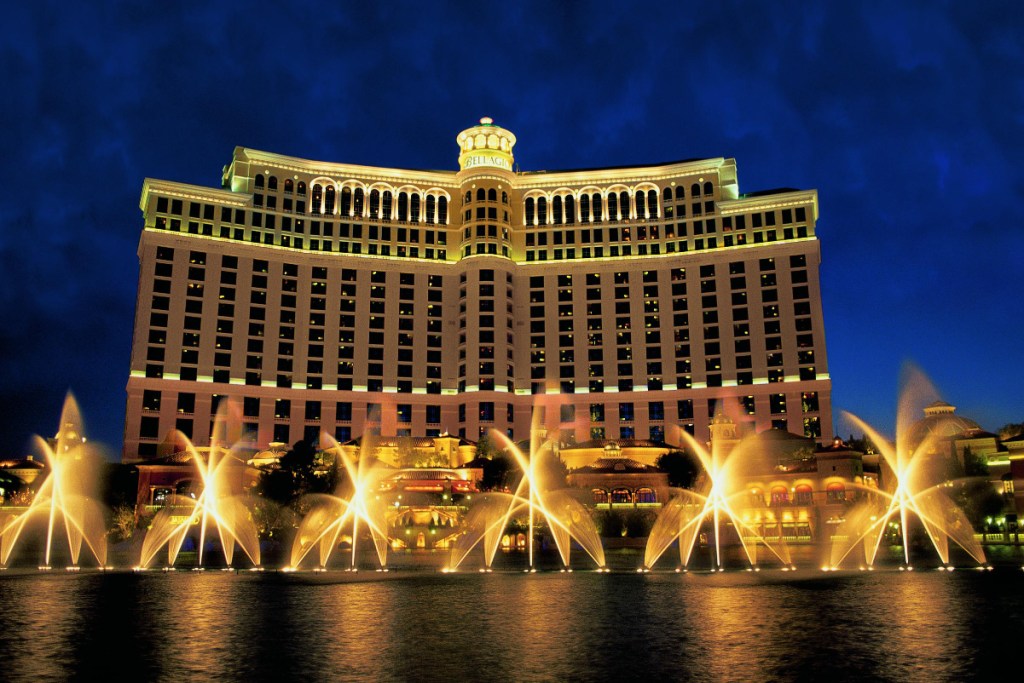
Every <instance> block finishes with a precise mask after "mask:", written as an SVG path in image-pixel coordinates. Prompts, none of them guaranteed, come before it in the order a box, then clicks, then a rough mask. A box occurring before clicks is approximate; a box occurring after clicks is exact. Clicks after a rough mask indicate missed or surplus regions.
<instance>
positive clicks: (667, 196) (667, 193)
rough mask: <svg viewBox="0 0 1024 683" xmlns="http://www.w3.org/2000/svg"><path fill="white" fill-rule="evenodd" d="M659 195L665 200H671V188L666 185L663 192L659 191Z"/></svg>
mask: <svg viewBox="0 0 1024 683" xmlns="http://www.w3.org/2000/svg"><path fill="white" fill-rule="evenodd" d="M661 196H662V198H663V199H664V200H665V201H666V202H670V201H672V188H671V187H666V188H665V190H664V192H662V193H661Z"/></svg>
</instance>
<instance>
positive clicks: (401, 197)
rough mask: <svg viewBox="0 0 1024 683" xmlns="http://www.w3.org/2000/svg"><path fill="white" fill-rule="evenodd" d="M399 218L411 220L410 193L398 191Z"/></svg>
mask: <svg viewBox="0 0 1024 683" xmlns="http://www.w3.org/2000/svg"><path fill="white" fill-rule="evenodd" d="M398 220H400V221H407V220H409V193H408V192H399V193H398Z"/></svg>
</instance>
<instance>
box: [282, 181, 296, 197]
mask: <svg viewBox="0 0 1024 683" xmlns="http://www.w3.org/2000/svg"><path fill="white" fill-rule="evenodd" d="M284 191H285V193H287V194H291V193H292V192H294V191H295V183H293V182H292V179H291V178H285V179H284Z"/></svg>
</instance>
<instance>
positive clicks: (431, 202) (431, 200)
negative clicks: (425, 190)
mask: <svg viewBox="0 0 1024 683" xmlns="http://www.w3.org/2000/svg"><path fill="white" fill-rule="evenodd" d="M436 210H437V199H436V198H435V197H434V195H432V194H428V195H427V221H426V222H427V223H431V224H432V223H433V222H434V212H435V211H436Z"/></svg>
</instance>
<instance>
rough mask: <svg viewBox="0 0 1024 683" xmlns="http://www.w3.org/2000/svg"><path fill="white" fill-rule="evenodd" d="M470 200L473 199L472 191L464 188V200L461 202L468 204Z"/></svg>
mask: <svg viewBox="0 0 1024 683" xmlns="http://www.w3.org/2000/svg"><path fill="white" fill-rule="evenodd" d="M471 201H473V193H472V192H471V191H469V190H466V200H465V202H463V203H464V204H469V203H470V202H471Z"/></svg>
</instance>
